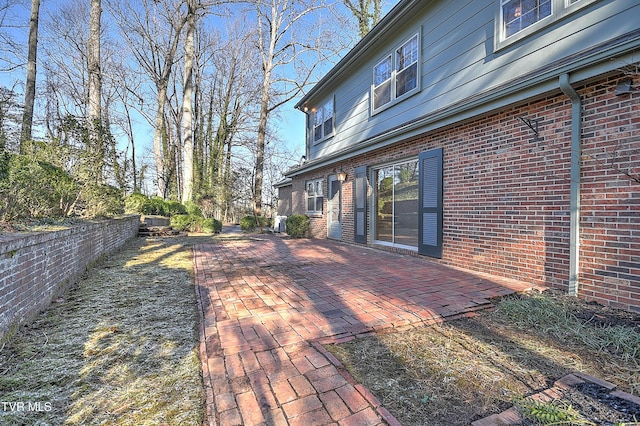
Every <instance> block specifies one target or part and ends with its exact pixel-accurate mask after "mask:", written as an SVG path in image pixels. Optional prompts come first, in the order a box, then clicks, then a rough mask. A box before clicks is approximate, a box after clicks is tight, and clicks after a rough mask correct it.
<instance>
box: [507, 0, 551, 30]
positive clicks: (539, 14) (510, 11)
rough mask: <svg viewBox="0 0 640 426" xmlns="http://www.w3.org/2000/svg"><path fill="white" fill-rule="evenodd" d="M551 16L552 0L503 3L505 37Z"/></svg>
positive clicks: (519, 0)
mask: <svg viewBox="0 0 640 426" xmlns="http://www.w3.org/2000/svg"><path fill="white" fill-rule="evenodd" d="M548 16H551V0H510V1H506V2H503V3H502V19H503V22H504V33H505V37H509V36H511V35H513V34H515V33H517V32H519V31H522V30H523V29H525V28H527V27H529V26H531V25H533V24H535V23H536V22H538V21H540V20H542V19H544V18H546V17H548Z"/></svg>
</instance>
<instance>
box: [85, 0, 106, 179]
mask: <svg viewBox="0 0 640 426" xmlns="http://www.w3.org/2000/svg"><path fill="white" fill-rule="evenodd" d="M101 16H102V2H101V0H91V11H90V13H89V43H88V45H87V50H88V52H87V62H88V64H87V65H88V67H87V69H88V71H89V140H90V141H91V145H92V149H94V150H95V155H96V160H97V161H98V164H96V165H94V166H95V171H96V176H95V179H96V181H97V183H102V181H103V177H102V171H103V167H102V163H103V162H104V155H105V152H104V151H105V149H104V142H103V138H102V129H101V128H102V108H101V92H102V74H101V71H100V18H101Z"/></svg>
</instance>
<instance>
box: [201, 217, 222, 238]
mask: <svg viewBox="0 0 640 426" xmlns="http://www.w3.org/2000/svg"><path fill="white" fill-rule="evenodd" d="M202 231H203V232H207V233H209V234H214V233H218V232H220V231H222V222H220V221H219V220H217V219H214V218H212V217H211V218H209V219H204V220H203V221H202Z"/></svg>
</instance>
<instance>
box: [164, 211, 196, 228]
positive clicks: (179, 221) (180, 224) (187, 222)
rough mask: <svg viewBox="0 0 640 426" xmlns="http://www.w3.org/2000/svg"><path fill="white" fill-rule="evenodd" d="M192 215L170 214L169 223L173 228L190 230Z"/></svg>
mask: <svg viewBox="0 0 640 426" xmlns="http://www.w3.org/2000/svg"><path fill="white" fill-rule="evenodd" d="M193 219H194V218H193V216H191V215H188V214H176V215H173V216H171V219H170V221H169V224H170V225H171V227H172V228H173V229H175V230H176V231H180V232H184V231H187V232H192V229H191V228H192V227H193V225H194V223H193V222H194V220H193Z"/></svg>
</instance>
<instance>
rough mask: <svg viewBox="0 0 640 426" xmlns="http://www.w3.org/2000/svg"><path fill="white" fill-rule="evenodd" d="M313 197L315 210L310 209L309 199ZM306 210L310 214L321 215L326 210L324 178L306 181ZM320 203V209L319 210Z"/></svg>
mask: <svg viewBox="0 0 640 426" xmlns="http://www.w3.org/2000/svg"><path fill="white" fill-rule="evenodd" d="M311 199H313V210H310V209H309V200H311ZM304 201H305V210H306V212H307V214H310V215H321V214H322V213H323V211H324V179H313V180H308V181H305V183H304ZM318 203H319V204H320V210H318Z"/></svg>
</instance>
